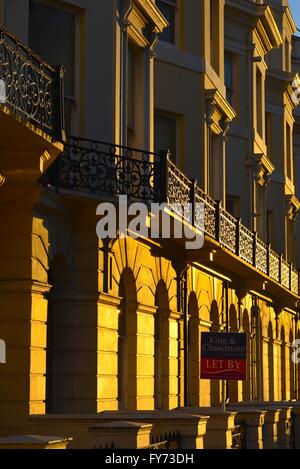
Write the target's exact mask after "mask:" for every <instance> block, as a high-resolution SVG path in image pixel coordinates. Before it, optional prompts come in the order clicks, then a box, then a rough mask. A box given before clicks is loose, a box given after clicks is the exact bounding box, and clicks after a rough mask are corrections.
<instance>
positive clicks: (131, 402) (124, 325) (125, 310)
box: [118, 267, 137, 410]
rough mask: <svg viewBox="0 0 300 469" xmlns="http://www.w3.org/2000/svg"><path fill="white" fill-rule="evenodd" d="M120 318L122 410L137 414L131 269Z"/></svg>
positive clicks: (134, 298) (122, 286)
mask: <svg viewBox="0 0 300 469" xmlns="http://www.w3.org/2000/svg"><path fill="white" fill-rule="evenodd" d="M119 296H120V297H121V298H122V300H121V303H120V313H119V317H118V408H119V410H136V406H137V382H136V379H137V359H136V355H137V292H136V284H135V278H134V275H133V272H132V270H131V269H129V268H128V267H125V269H124V270H123V272H122V275H121V278H120V283H119Z"/></svg>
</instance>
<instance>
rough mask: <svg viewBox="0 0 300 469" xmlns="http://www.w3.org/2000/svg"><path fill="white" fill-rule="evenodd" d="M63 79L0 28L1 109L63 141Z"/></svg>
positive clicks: (56, 69) (60, 74)
mask: <svg viewBox="0 0 300 469" xmlns="http://www.w3.org/2000/svg"><path fill="white" fill-rule="evenodd" d="M63 76H64V71H63V69H62V68H56V67H52V66H50V65H49V64H47V63H46V62H45V61H44V60H42V59H41V58H40V57H38V55H36V54H35V53H34V52H33V51H32V50H30V49H29V48H28V47H26V46H25V45H24V44H22V43H21V42H20V41H19V39H17V38H16V37H15V36H14V35H13V34H11V33H10V32H9V31H7V30H6V29H5V28H3V27H1V26H0V80H1V100H0V106H6V107H7V108H8V109H9V110H10V111H12V112H13V113H14V114H15V115H16V116H17V117H18V118H20V119H22V120H27V121H29V122H30V123H32V124H33V125H35V126H37V127H39V128H40V129H41V130H42V131H43V132H45V133H47V134H48V135H50V136H51V137H52V138H53V139H55V140H64V110H63V85H64V80H63Z"/></svg>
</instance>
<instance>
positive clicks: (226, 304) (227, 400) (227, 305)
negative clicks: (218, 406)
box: [224, 280, 229, 410]
mask: <svg viewBox="0 0 300 469" xmlns="http://www.w3.org/2000/svg"><path fill="white" fill-rule="evenodd" d="M224 283H225V331H226V332H229V301H228V281H227V280H225V282H224ZM224 397H225V406H226V404H228V402H229V381H228V380H226V381H225V395H224ZM224 410H225V409H224Z"/></svg>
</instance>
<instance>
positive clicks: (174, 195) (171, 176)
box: [168, 161, 192, 222]
mask: <svg viewBox="0 0 300 469" xmlns="http://www.w3.org/2000/svg"><path fill="white" fill-rule="evenodd" d="M191 187H192V183H191V181H190V179H189V178H187V177H186V176H185V174H183V173H182V172H181V171H180V170H179V169H178V168H177V166H176V165H175V164H174V163H172V162H171V161H168V204H169V206H170V207H171V208H172V209H173V210H174V212H175V213H177V215H179V216H182V217H183V218H184V219H185V220H187V221H189V222H191V221H192V212H191V205H190V195H191Z"/></svg>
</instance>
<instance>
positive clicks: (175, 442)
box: [145, 431, 180, 449]
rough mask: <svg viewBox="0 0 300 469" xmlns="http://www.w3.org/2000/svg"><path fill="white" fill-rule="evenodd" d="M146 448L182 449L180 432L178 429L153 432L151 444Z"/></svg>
mask: <svg viewBox="0 0 300 469" xmlns="http://www.w3.org/2000/svg"><path fill="white" fill-rule="evenodd" d="M145 449H180V434H179V432H178V431H174V432H172V431H170V432H167V433H161V434H158V435H153V434H152V435H151V438H150V446H148V447H147V448H145Z"/></svg>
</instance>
